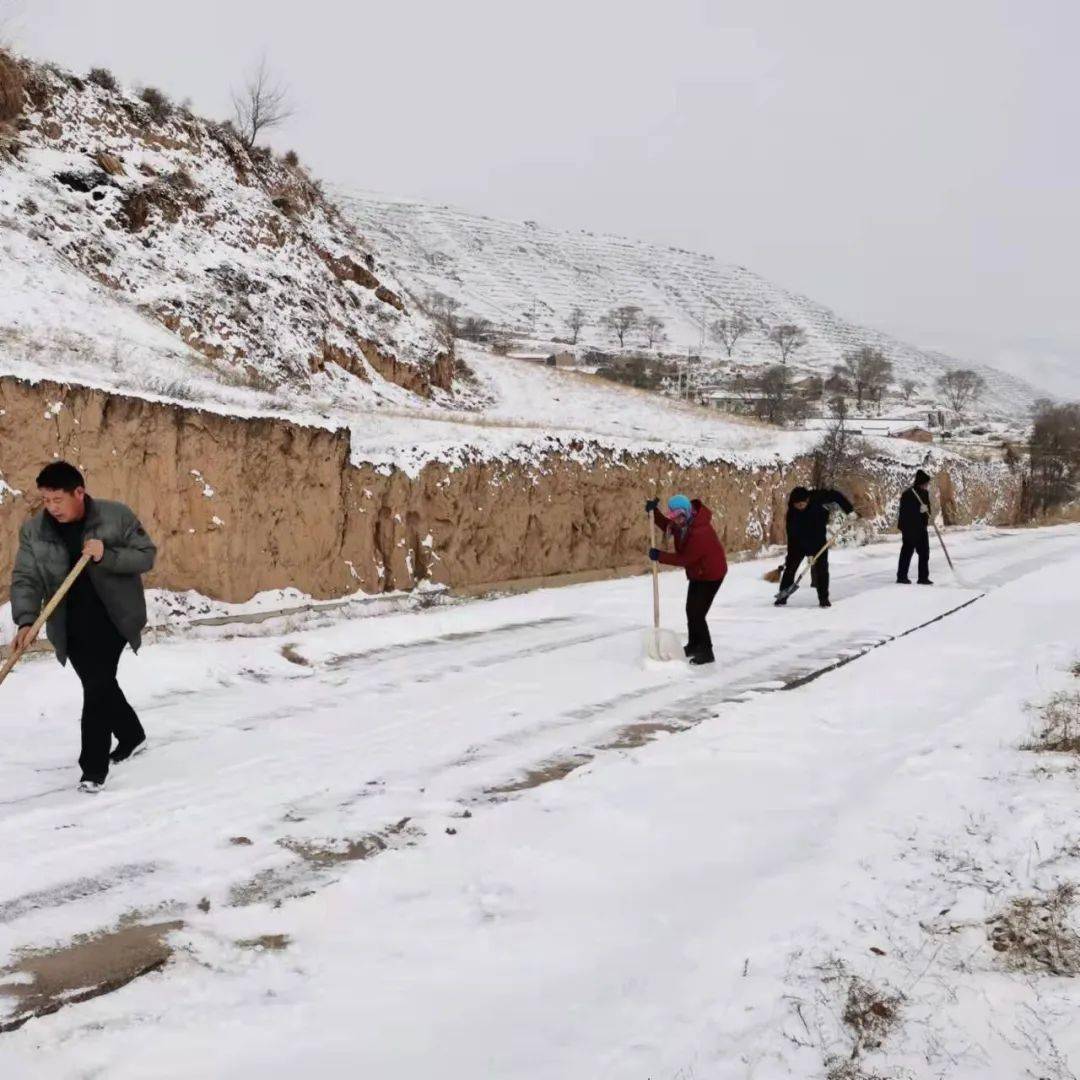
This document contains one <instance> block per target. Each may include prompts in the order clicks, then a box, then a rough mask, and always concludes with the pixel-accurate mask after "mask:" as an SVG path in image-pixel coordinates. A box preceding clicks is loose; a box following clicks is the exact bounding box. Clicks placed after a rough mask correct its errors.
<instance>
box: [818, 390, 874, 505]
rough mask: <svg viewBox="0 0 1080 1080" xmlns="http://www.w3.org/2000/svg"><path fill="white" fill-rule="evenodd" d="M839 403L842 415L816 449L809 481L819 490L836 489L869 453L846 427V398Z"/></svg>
mask: <svg viewBox="0 0 1080 1080" xmlns="http://www.w3.org/2000/svg"><path fill="white" fill-rule="evenodd" d="M838 400H839V402H840V406H841V407H840V409H839V411H838V412H836V413H835V414H834V419H833V422H832V423H831V424H830V425H829V428H828V430H827V431H826V432H825V434H824V435H822V437H821V442H819V443H818V444H817V446H815V447H814V451H813V454H814V457H813V469H812V472H811V478H810V479H811V483H812V484H813V485H814V487H816V488H831V487H835V486H836V485H837V484H838V483H839V482H840V481H841V480H843V479H844V478H845V477H846V476H848V475H849V474H850V473H851V472H853V471H854V470H856V469H857V468H858V467H859V465H860V464H861V461H862V459H863V458H864V456H865V454H866V451H867V447H866V443H865V442H864V441H863V440H862V439H860V438H857V437H856V436H855V435H853V434H852V432H851V429H850V428H848V426H847V402H846V401H845V400H844V399H843V398H840V399H838Z"/></svg>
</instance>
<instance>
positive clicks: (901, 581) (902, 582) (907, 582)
mask: <svg viewBox="0 0 1080 1080" xmlns="http://www.w3.org/2000/svg"><path fill="white" fill-rule="evenodd" d="M896 584H897V585H910V584H911V578H909V577H898V578H897V579H896Z"/></svg>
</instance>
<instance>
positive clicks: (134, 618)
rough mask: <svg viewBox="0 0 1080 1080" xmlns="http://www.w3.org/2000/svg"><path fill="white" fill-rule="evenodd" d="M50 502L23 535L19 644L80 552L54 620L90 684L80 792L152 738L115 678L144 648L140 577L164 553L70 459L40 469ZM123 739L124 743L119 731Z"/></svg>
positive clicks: (63, 646)
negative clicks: (83, 560)
mask: <svg viewBox="0 0 1080 1080" xmlns="http://www.w3.org/2000/svg"><path fill="white" fill-rule="evenodd" d="M37 486H38V491H39V493H40V494H41V498H42V502H43V504H44V508H43V509H42V511H41V512H40V513H39V514H35V515H34V516H33V517H32V518H30V519H29V521H27V522H26V523H25V524H24V525H23V527H22V529H21V531H20V532H19V551H18V554H17V555H16V557H15V569H14V571H13V573H12V575H11V615H12V618H13V619H14V621H15V624H16V625H17V626H18V627H19V630H18V633H17V634H16V637H15V648H20V649H21V648H25V647H26V646H27V645H29V644H30V637H31V630H32V624H33V623H34V621H35V620H36V619H37V617H38V615H39V614H40V613H41V609H42V607H43V606H44V604H45V602H46V601H47V600H48V599H49V597H50V596H52V595H53V593H55V592H56V590H57V589H58V588H59V587H60V584H61V582H62V581H63V580H64V578H65V577H67V575H68V572H69V571H70V570H71V568H72V567H73V566H74V565H75V564H76V563H77V562H78V561H79V559H80V557H81V556H82V555H89V556H90V560H91V561H90V562H89V563H88V564H87V566H86V569H85V570H83V572H82V573H81V574H80V575H79V576H78V577H77V578H76V579H75V583H74V585H72V587H71V590H70V592H69V593H68V595H67V597H66V599H65V600H64V602H63V603H62V604H61V605H60V606H59V607H58V608H57V609H56V611H55V612H54V613H53V615H52V617H51V618H50V619H49V621H48V623H47V625H46V634H47V636H48V638H49V641H51V642H52V644H53V648H54V649H55V650H56V658H57V660H59V661H60V663H61V664H66V663H67V661H68V660H70V661H71V666H72V667H73V668H74V669H75V673H76V674H77V675H78V676H79V680H80V681H81V682H82V686H83V711H82V753H81V754H80V756H79V765H80V766H81V768H82V779H81V780H80V781H79V788H80V790H82V791H88V792H95V791H100V790H101V787H102V785H103V784H104V783H105V777H106V776H107V775H108V772H109V762H110V761H112V762H113V763H116V762H118V761H123V760H125V759H126V758H129V757H130V756H131V755H132V754H133V753H134V752H135V751H136V749H138V747H140V746H141V745H142V743H143V742H144V741H145V740H146V733H145V732H144V731H143V727H142V724H140V723H139V718H138V716H136V715H135V710H134V709H133V708H132V707H131V706H130V705H129V704H128V702H127V699H126V698H125V697H124V692H123V691H122V690H121V689H120V685H119V683H117V681H116V669H117V666H118V665H119V663H120V654H121V653H122V652H123V651H124V646H125V645H130V646H131V648H132V649H133V650H134V651H135V652H138V650H139V645H140V643H141V634H142V629H143V627H144V626H146V600H145V598H144V596H143V586H142V578H141V576H140V575H142V574H145V573H146V572H147V571H148V570H150V569H151V568H152V567H153V565H154V556H155V555H156V554H157V550H156V548H155V547H154V544H153V542H152V541H151V539H150V537H149V536H147V535H146V530H145V529H144V528H143V527H142V525H140V524H139V520H138V518H137V517H136V516H135V514H134V513H133V512H132V511H131V510H130V509H128V507H126V506H124V505H123V504H122V503H117V502H106V501H105V500H104V499H91V498H90V496H89V495H88V494H87V493H86V481H85V480H84V479H83V476H82V473H80V472H79V470H78V469H76V468H75V466H73V465H69V464H68V463H67V462H66V461H57V462H53V463H52V464H51V465H47V466H46V467H45V468H44V469H42V470H41V472H40V474H39V475H38V478H37ZM114 735H115V736H116V749H115V750H112V752H111V753H110V749H111V747H112V737H113V736H114Z"/></svg>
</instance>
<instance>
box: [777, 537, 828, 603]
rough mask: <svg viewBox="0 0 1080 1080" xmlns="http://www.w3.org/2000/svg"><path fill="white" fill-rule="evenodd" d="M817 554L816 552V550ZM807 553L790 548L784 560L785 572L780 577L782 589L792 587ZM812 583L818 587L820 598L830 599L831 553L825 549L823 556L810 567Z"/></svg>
mask: <svg viewBox="0 0 1080 1080" xmlns="http://www.w3.org/2000/svg"><path fill="white" fill-rule="evenodd" d="M815 554H816V552H815ZM805 558H806V554H805V553H804V552H802V551H798V550H793V549H791V548H788V553H787V558H786V559H785V560H784V573H783V575H782V576H781V578H780V591H781V592H783V591H784V589H790V588H791V585H792V583H793V582H794V581H795V575H796V574H797V573H798V572H799V566H800V564H801V563H802V561H803V559H805ZM810 584H811V585H813V586H814V588H815V589H817V594H818V599H819V600H828V599H829V553H828V551H823V552H822V553H821V557H820V558H819V559H818V561H817V562H816V563H814V565H813V566H812V567H811V569H810Z"/></svg>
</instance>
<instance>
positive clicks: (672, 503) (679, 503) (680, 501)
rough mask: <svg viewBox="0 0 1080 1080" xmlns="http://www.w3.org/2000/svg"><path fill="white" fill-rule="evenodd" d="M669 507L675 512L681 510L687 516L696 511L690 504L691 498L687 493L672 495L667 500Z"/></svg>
mask: <svg viewBox="0 0 1080 1080" xmlns="http://www.w3.org/2000/svg"><path fill="white" fill-rule="evenodd" d="M667 508H668V509H669V510H670V511H672V513H675V512H681V513H683V514H685V515H686V516H687V517H690V515H691V514H692V513H693V512H694V508H693V507H692V506H691V505H690V500H689V499H688V498H687V497H686V496H685V495H672V496H671V498H670V499H668V501H667Z"/></svg>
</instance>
